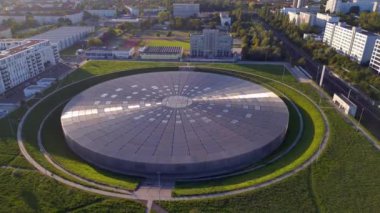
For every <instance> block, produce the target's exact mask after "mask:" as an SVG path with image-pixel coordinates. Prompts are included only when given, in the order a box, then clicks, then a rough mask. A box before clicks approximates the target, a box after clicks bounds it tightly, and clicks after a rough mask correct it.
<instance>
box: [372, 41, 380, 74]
mask: <svg viewBox="0 0 380 213" xmlns="http://www.w3.org/2000/svg"><path fill="white" fill-rule="evenodd" d="M369 66H370V67H371V68H372V69H374V70H375V71H376V72H377V73H378V74H380V39H377V40H376V43H375V46H374V48H373V52H372V56H371V61H370V63H369Z"/></svg>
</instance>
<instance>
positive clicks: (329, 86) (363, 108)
mask: <svg viewBox="0 0 380 213" xmlns="http://www.w3.org/2000/svg"><path fill="white" fill-rule="evenodd" d="M253 19H254V20H257V21H259V22H261V23H262V24H263V25H264V27H265V29H267V30H271V31H273V32H274V35H275V36H276V37H277V38H278V39H279V40H281V41H282V43H283V45H284V47H285V48H284V49H285V50H286V51H287V52H288V54H289V55H291V56H292V57H293V58H301V57H303V58H305V60H306V64H305V67H306V70H307V71H308V72H309V74H310V75H311V76H312V77H313V80H314V81H316V82H317V83H319V80H320V77H321V73H322V67H323V64H320V63H318V62H316V61H314V60H313V58H312V57H311V56H310V55H309V54H308V53H307V52H306V51H304V50H303V49H302V48H300V47H298V46H296V45H295V44H294V43H293V42H291V41H290V40H289V39H288V38H287V36H286V35H285V34H284V33H283V32H282V31H280V30H277V29H274V28H272V27H271V26H270V25H269V24H267V23H266V22H265V21H263V20H262V19H260V18H259V17H258V16H257V15H253ZM322 87H323V89H324V90H325V91H326V92H327V93H328V94H329V95H330V96H332V95H333V94H334V93H337V94H344V95H345V96H348V94H350V95H349V98H350V100H351V101H352V102H354V103H355V104H356V105H357V106H358V110H357V112H358V113H357V114H356V116H355V118H356V119H357V120H360V122H361V124H362V125H363V126H365V127H366V128H367V129H368V130H369V131H370V132H371V133H372V134H373V135H374V136H375V137H376V138H377V139H380V131H379V129H380V111H379V109H377V108H376V107H377V106H374V104H373V103H372V101H371V100H370V99H369V98H368V97H367V96H365V95H364V94H363V93H361V92H360V91H358V90H356V89H355V88H352V87H351V86H350V85H349V84H348V83H346V82H345V81H343V80H342V79H340V78H338V77H336V76H334V75H333V74H332V72H330V71H329V70H327V73H326V74H325V78H324V80H323V85H322Z"/></svg>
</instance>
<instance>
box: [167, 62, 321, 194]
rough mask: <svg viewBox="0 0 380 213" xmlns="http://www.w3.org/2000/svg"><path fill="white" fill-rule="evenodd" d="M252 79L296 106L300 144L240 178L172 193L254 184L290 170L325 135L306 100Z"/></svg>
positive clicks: (185, 186) (197, 184)
mask: <svg viewBox="0 0 380 213" xmlns="http://www.w3.org/2000/svg"><path fill="white" fill-rule="evenodd" d="M272 69H273V70H272V72H275V70H277V72H279V71H281V72H282V70H281V69H279V68H278V67H272ZM252 80H254V81H259V82H260V81H261V82H263V83H265V84H268V85H269V86H272V87H274V88H276V89H277V90H278V91H280V92H282V93H284V94H285V95H286V96H287V97H289V98H290V99H291V100H292V101H293V102H294V103H295V104H296V105H297V106H298V108H299V109H300V111H301V114H302V116H303V121H304V128H305V129H304V132H303V134H302V138H301V140H300V142H299V143H298V144H297V146H296V147H294V148H293V149H292V150H291V151H290V152H289V153H288V154H287V155H285V156H284V157H283V158H281V159H280V160H279V161H276V162H274V163H273V164H270V165H268V166H265V167H263V168H260V169H257V170H255V171H252V172H249V173H246V174H243V175H238V176H233V177H229V178H225V179H221V180H213V181H202V182H185V183H178V184H176V187H175V189H174V191H173V194H174V195H176V196H184V195H197V194H211V193H217V192H224V191H232V190H236V189H241V188H246V187H249V186H253V185H257V184H260V183H263V182H266V181H269V180H271V179H274V178H277V177H279V176H281V175H283V174H286V173H287V172H290V171H292V170H293V169H295V168H297V167H298V166H300V165H302V163H304V162H305V161H306V160H308V159H309V158H310V157H311V156H312V155H313V154H314V153H315V152H316V151H317V150H318V148H319V146H320V143H321V142H322V139H323V135H324V132H325V125H324V122H323V119H322V117H321V114H320V113H319V111H318V109H317V108H316V107H315V106H314V105H313V104H312V103H311V102H310V101H309V100H308V99H307V98H305V97H304V96H302V95H301V94H299V93H298V92H296V91H294V90H291V89H289V88H287V87H286V86H283V85H280V84H278V83H273V82H271V81H268V80H263V79H261V80H260V78H259V77H254V79H252ZM291 122H292V121H291Z"/></svg>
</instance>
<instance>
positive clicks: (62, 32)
mask: <svg viewBox="0 0 380 213" xmlns="http://www.w3.org/2000/svg"><path fill="white" fill-rule="evenodd" d="M90 28H92V27H84V26H79V27H77V26H71V27H60V28H58V29H55V30H50V31H47V32H45V33H42V34H38V35H35V36H33V37H32V38H31V39H48V40H50V41H51V42H53V43H55V42H57V41H59V40H63V39H65V38H67V37H68V36H71V35H73V34H76V33H81V32H86V31H88V30H89V29H90Z"/></svg>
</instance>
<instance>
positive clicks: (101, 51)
mask: <svg viewBox="0 0 380 213" xmlns="http://www.w3.org/2000/svg"><path fill="white" fill-rule="evenodd" d="M133 53H134V49H133V48H129V49H111V48H103V47H98V48H96V47H95V48H89V49H87V50H86V51H85V56H86V58H88V59H128V58H130V57H132V56H133Z"/></svg>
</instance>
